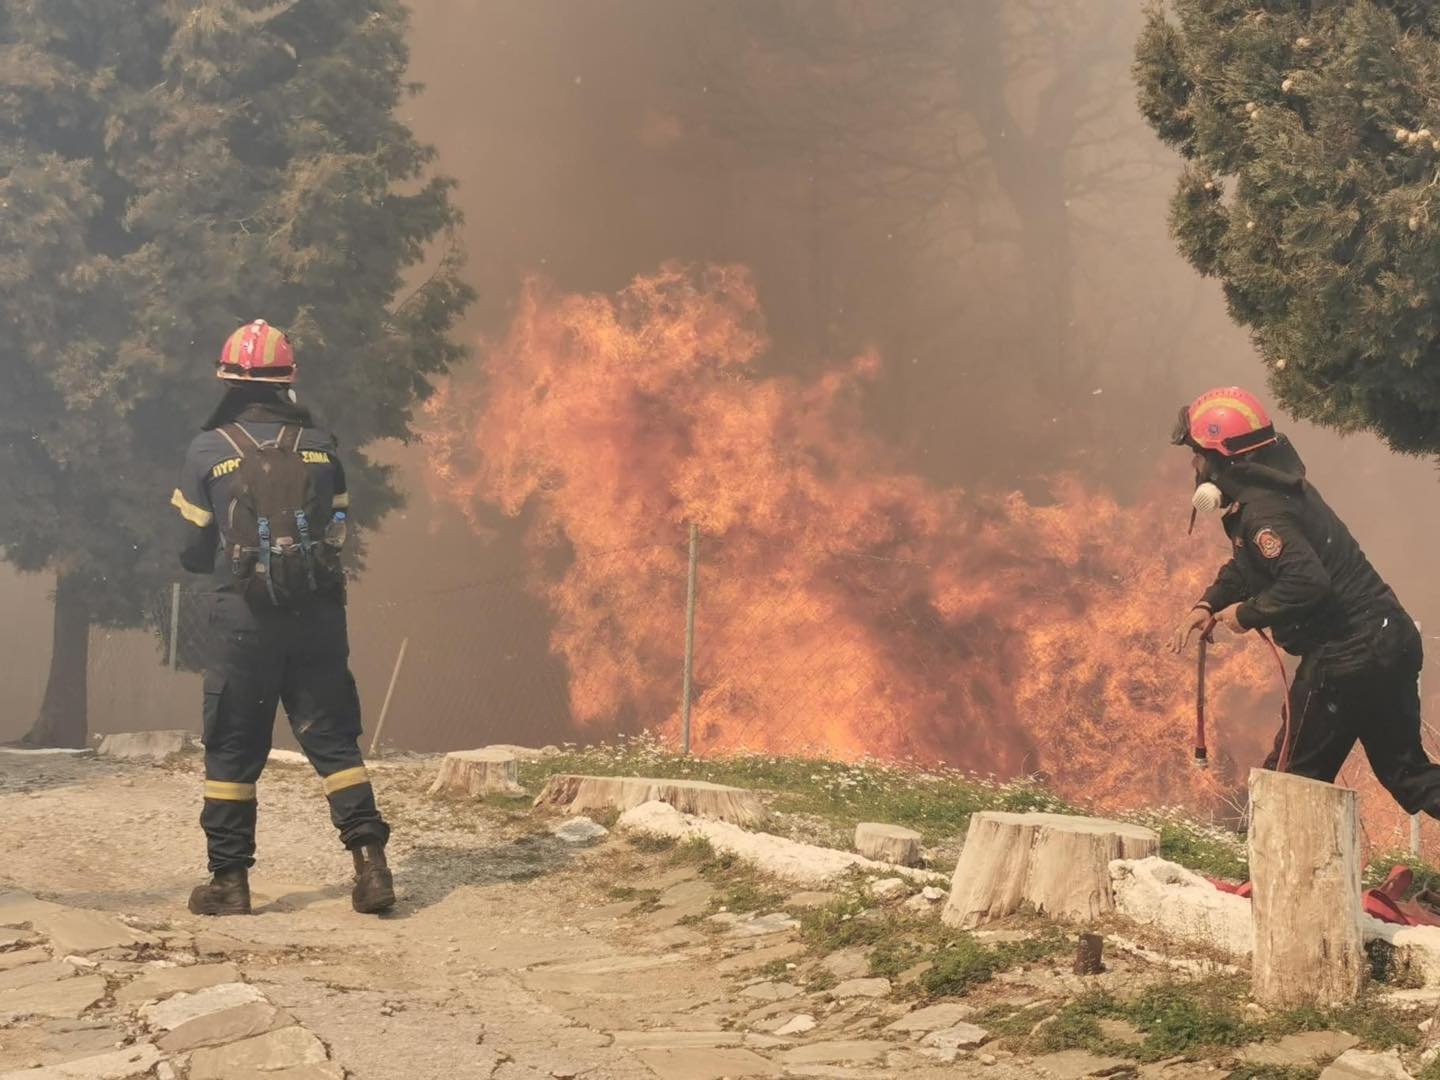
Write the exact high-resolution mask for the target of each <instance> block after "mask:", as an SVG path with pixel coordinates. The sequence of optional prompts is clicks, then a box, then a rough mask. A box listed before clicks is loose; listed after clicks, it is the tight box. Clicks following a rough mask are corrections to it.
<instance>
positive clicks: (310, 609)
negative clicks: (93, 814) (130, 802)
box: [200, 593, 390, 873]
mask: <svg viewBox="0 0 1440 1080" xmlns="http://www.w3.org/2000/svg"><path fill="white" fill-rule="evenodd" d="M211 602H212V608H211V612H210V620H209V625H210V631H211V633H210V643H209V656H208V659H207V663H206V669H205V807H204V809H203V810H202V811H201V814H200V824H201V826H202V827H203V828H204V830H205V839H206V843H207V845H208V847H209V853H210V870H211V872H212V873H213V872H214V871H217V870H222V869H226V868H228V867H235V866H245V867H249V866H253V865H254V864H255V820H256V810H257V802H256V784H257V782H258V781H259V779H260V774H261V773H262V772H263V771H264V769H265V762H266V759H267V758H268V757H269V754H270V744H271V738H272V735H273V732H274V728H275V711H276V707H277V706H278V705H280V704H281V703H283V704H284V706H285V713H286V715H287V716H288V717H289V719H290V727H291V730H293V731H294V733H295V738H296V740H297V741H298V742H299V743H300V748H301V749H302V750H303V751H304V752H305V756H306V757H307V758H308V759H309V760H310V764H311V765H312V766H314V768H315V771H316V772H317V773H319V774H320V777H321V780H322V782H323V786H324V791H325V796H326V798H327V799H328V801H329V803H330V819H331V821H333V822H334V824H335V827H336V828H337V829H338V830H339V831H340V840H341V843H343V844H344V845H345V847H347V848H352V849H353V848H356V847H360V846H362V845H366V844H381V845H383V844H384V843H385V841H386V840H387V839H388V838H389V835H390V829H389V827H388V826H387V825H386V824H385V821H384V819H383V818H382V817H381V816H380V811H379V809H378V808H377V807H376V805H375V792H374V789H372V788H371V786H370V776H369V773H368V772H367V771H366V769H365V762H364V759H363V757H362V756H361V753H360V734H361V727H360V696H359V694H358V693H357V692H356V689H355V679H354V678H353V677H352V676H351V674H350V667H349V661H350V642H349V636H348V632H347V629H346V622H345V605H344V604H343V603H342V602H341V601H340V600H339V599H317V600H314V601H312V602H310V603H309V604H307V605H306V606H305V607H304V608H301V609H298V610H294V611H287V610H275V611H269V610H263V609H254V608H252V607H251V606H250V605H249V604H248V603H247V602H246V601H245V600H244V599H243V598H242V597H239V596H236V595H233V594H230V593H218V594H216V595H215V596H213V597H212V598H211Z"/></svg>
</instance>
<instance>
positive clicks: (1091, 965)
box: [1074, 934, 1105, 975]
mask: <svg viewBox="0 0 1440 1080" xmlns="http://www.w3.org/2000/svg"><path fill="white" fill-rule="evenodd" d="M1104 971H1105V939H1104V938H1102V937H1101V936H1100V935H1099V934H1081V935H1080V941H1079V943H1078V944H1077V946H1076V948H1075V967H1074V972H1075V974H1076V975H1100V974H1102V973H1103V972H1104Z"/></svg>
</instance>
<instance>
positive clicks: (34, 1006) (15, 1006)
mask: <svg viewBox="0 0 1440 1080" xmlns="http://www.w3.org/2000/svg"><path fill="white" fill-rule="evenodd" d="M105 990H106V987H105V979H104V978H103V977H102V976H100V975H88V976H86V977H84V978H79V979H61V980H59V981H58V982H52V983H44V984H41V985H39V986H22V987H19V988H18V989H13V990H0V1019H4V1018H6V1017H15V1016H40V1017H51V1018H56V1019H60V1018H70V1019H73V1018H75V1017H77V1016H79V1015H80V1014H81V1013H83V1012H84V1011H85V1010H86V1009H89V1008H90V1007H91V1006H93V1005H95V1004H96V1003H97V1002H99V1001H100V1000H101V999H102V998H104V996H105Z"/></svg>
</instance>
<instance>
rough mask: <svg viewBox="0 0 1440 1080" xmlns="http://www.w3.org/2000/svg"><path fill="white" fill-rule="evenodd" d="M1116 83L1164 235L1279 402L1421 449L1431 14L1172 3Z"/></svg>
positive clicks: (1426, 429) (1333, 2) (1435, 98)
mask: <svg viewBox="0 0 1440 1080" xmlns="http://www.w3.org/2000/svg"><path fill="white" fill-rule="evenodd" d="M1135 73H1136V79H1137V82H1138V84H1139V97H1140V107H1141V111H1142V112H1143V113H1144V115H1145V117H1146V119H1147V120H1148V121H1149V123H1150V124H1151V126H1152V127H1153V128H1154V129H1155V131H1156V132H1157V133H1158V134H1159V136H1160V137H1161V138H1162V139H1163V140H1164V141H1165V142H1167V143H1168V144H1170V145H1171V146H1173V147H1174V148H1175V149H1176V150H1178V151H1179V153H1180V154H1181V156H1182V157H1183V158H1184V159H1185V162H1186V165H1185V168H1184V170H1183V173H1182V175H1181V177H1180V182H1179V186H1178V189H1177V191H1176V193H1175V196H1174V201H1173V203H1172V216H1171V227H1172V230H1173V233H1174V236H1175V239H1176V242H1177V244H1178V245H1179V248H1180V250H1181V252H1182V253H1183V254H1184V255H1185V256H1186V258H1188V259H1189V260H1190V262H1191V263H1192V264H1193V265H1194V266H1195V268H1196V269H1197V270H1199V271H1200V272H1201V273H1202V274H1205V275H1208V276H1211V277H1215V278H1218V279H1219V280H1220V281H1221V282H1222V284H1223V286H1224V290H1225V296H1226V300H1227V302H1228V304H1229V309H1230V313H1231V315H1232V316H1233V317H1234V318H1235V320H1236V321H1238V322H1239V323H1241V324H1242V325H1244V326H1246V327H1248V328H1249V330H1250V332H1251V336H1252V338H1253V340H1254V342H1255V345H1256V347H1257V348H1258V350H1259V352H1260V354H1261V357H1262V359H1263V361H1264V363H1265V365H1266V367H1267V369H1268V375H1269V381H1270V386H1271V388H1272V389H1273V390H1274V392H1275V394H1276V395H1277V397H1278V398H1279V400H1280V401H1281V402H1282V403H1283V404H1284V405H1285V406H1287V407H1288V408H1289V409H1290V410H1291V411H1292V412H1294V413H1295V414H1297V415H1299V416H1302V417H1305V418H1307V419H1311V420H1314V421H1317V422H1319V423H1323V424H1328V425H1331V426H1333V427H1336V428H1338V429H1340V430H1342V431H1356V430H1362V429H1368V430H1373V431H1375V432H1378V433H1379V434H1380V435H1382V436H1383V437H1384V438H1385V439H1386V440H1388V441H1389V443H1390V445H1391V446H1392V447H1394V448H1395V449H1396V450H1398V451H1401V452H1405V453H1417V454H1419V453H1424V454H1435V453H1440V245H1437V240H1440V185H1437V176H1440V6H1437V5H1435V4H1433V3H1429V2H1426V0H1351V2H1345V3H1341V2H1338V0H1329V2H1315V0H1286V2H1282V0H1268V2H1266V0H1251V2H1240V0H1221V2H1216V0H1171V2H1170V3H1169V4H1168V5H1167V6H1164V7H1162V6H1160V5H1156V6H1155V7H1153V8H1152V9H1151V10H1150V12H1149V13H1148V17H1147V21H1146V26H1145V29H1144V31H1143V33H1142V35H1141V37H1140V41H1139V44H1138V46H1137V51H1136V64H1135Z"/></svg>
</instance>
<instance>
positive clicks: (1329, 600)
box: [1201, 436, 1409, 669]
mask: <svg viewBox="0 0 1440 1080" xmlns="http://www.w3.org/2000/svg"><path fill="white" fill-rule="evenodd" d="M1212 479H1213V480H1214V481H1215V482H1216V483H1217V484H1218V485H1219V486H1220V489H1221V490H1222V491H1223V492H1224V493H1225V495H1226V497H1227V498H1228V499H1229V500H1231V510H1230V512H1228V513H1227V514H1226V515H1225V517H1224V519H1223V521H1224V526H1225V534H1226V536H1228V537H1229V539H1230V543H1231V545H1232V548H1233V551H1234V555H1233V557H1232V558H1231V559H1230V561H1229V562H1228V563H1226V564H1225V565H1224V566H1223V567H1221V568H1220V573H1219V576H1218V577H1216V579H1215V583H1214V584H1213V585H1211V586H1210V588H1209V589H1208V590H1207V591H1206V593H1205V595H1204V597H1203V598H1202V600H1201V604H1202V605H1203V606H1205V607H1208V608H1210V609H1211V610H1212V611H1219V610H1221V609H1222V608H1226V607H1229V606H1230V605H1232V604H1237V603H1238V604H1240V608H1239V611H1238V612H1237V613H1236V617H1237V618H1238V619H1239V621H1240V624H1241V625H1242V626H1244V627H1245V628H1246V629H1248V630H1257V629H1264V630H1269V631H1270V633H1271V635H1272V636H1273V637H1274V639H1275V642H1276V644H1278V645H1279V646H1280V647H1281V648H1283V649H1285V650H1286V651H1287V652H1289V653H1292V654H1293V655H1296V656H1306V655H1311V654H1317V655H1318V656H1319V657H1320V658H1321V659H1322V660H1329V661H1330V662H1331V663H1332V665H1333V666H1334V667H1336V668H1337V669H1340V668H1345V667H1356V666H1364V664H1365V663H1366V662H1367V650H1368V649H1369V645H1370V642H1371V641H1372V639H1373V638H1374V637H1375V635H1376V633H1377V632H1378V629H1379V628H1380V627H1381V626H1382V625H1386V622H1385V620H1387V619H1390V618H1398V619H1402V620H1404V621H1405V622H1407V623H1408V621H1409V619H1408V616H1406V615H1405V613H1404V609H1403V608H1401V606H1400V601H1399V599H1398V598H1397V597H1396V596H1395V593H1394V592H1393V591H1392V590H1391V588H1390V586H1388V585H1387V584H1385V582H1384V581H1383V580H1382V579H1381V577H1380V575H1379V574H1378V573H1376V572H1375V568H1374V567H1373V566H1371V565H1370V560H1369V559H1367V558H1366V557H1365V553H1364V552H1363V551H1361V550H1360V545H1359V544H1358V543H1356V541H1355V538H1354V537H1353V536H1351V535H1350V530H1349V529H1347V528H1346V527H1345V523H1344V522H1342V521H1341V520H1340V519H1339V518H1338V517H1337V516H1336V515H1335V512H1334V511H1333V510H1331V509H1330V507H1329V506H1328V505H1327V504H1326V502H1325V500H1324V499H1322V498H1321V497H1320V493H1319V492H1318V491H1316V490H1315V488H1314V486H1312V485H1311V484H1310V482H1309V481H1308V480H1306V478H1305V466H1304V463H1303V462H1301V460H1300V456H1299V454H1297V453H1296V451H1295V448H1294V447H1293V446H1292V445H1291V444H1290V441H1289V440H1288V439H1286V438H1284V437H1283V436H1282V437H1281V438H1280V439H1279V440H1278V442H1276V443H1275V444H1274V445H1272V446H1269V447H1266V448H1264V449H1262V450H1257V451H1255V453H1254V454H1252V455H1248V456H1247V457H1246V458H1245V459H1242V460H1240V461H1236V462H1234V463H1232V464H1229V465H1228V466H1226V467H1224V468H1222V469H1220V470H1219V473H1218V475H1216V476H1214V477H1212Z"/></svg>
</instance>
